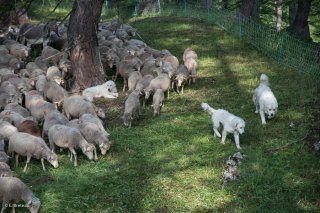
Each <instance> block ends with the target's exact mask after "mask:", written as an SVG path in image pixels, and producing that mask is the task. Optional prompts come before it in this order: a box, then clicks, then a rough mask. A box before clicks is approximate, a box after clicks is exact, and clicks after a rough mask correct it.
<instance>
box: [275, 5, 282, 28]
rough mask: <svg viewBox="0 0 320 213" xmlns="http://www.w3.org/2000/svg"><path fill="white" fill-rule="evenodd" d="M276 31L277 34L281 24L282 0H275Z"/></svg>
mask: <svg viewBox="0 0 320 213" xmlns="http://www.w3.org/2000/svg"><path fill="white" fill-rule="evenodd" d="M275 3H276V29H277V32H280V31H281V23H282V0H276V2H275Z"/></svg>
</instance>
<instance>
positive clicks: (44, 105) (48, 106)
mask: <svg viewBox="0 0 320 213" xmlns="http://www.w3.org/2000/svg"><path fill="white" fill-rule="evenodd" d="M56 109H57V107H56V105H55V104H52V103H50V102H47V101H41V100H39V101H37V102H36V103H35V104H32V105H31V106H30V108H29V110H30V113H31V115H32V117H33V118H34V119H35V120H36V121H37V122H42V121H43V119H44V116H45V115H46V114H48V113H49V112H51V111H55V110H56Z"/></svg>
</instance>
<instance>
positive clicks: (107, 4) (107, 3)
mask: <svg viewBox="0 0 320 213" xmlns="http://www.w3.org/2000/svg"><path fill="white" fill-rule="evenodd" d="M108 6H109V2H108V0H106V15H108Z"/></svg>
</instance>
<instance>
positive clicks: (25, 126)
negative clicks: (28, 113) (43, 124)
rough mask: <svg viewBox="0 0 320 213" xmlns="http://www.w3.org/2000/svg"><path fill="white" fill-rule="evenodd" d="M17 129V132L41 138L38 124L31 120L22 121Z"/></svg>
mask: <svg viewBox="0 0 320 213" xmlns="http://www.w3.org/2000/svg"><path fill="white" fill-rule="evenodd" d="M17 128H18V131H19V132H25V133H29V134H30V135H33V136H36V137H41V130H40V128H39V126H38V124H37V123H36V122H34V121H32V120H24V121H22V122H21V123H20V124H19V126H17Z"/></svg>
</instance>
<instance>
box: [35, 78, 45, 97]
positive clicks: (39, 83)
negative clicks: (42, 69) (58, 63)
mask: <svg viewBox="0 0 320 213" xmlns="http://www.w3.org/2000/svg"><path fill="white" fill-rule="evenodd" d="M46 83H47V78H46V76H44V75H39V76H38V80H37V81H36V90H37V91H38V92H39V93H40V94H41V95H42V96H43V91H44V87H45V85H46Z"/></svg>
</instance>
